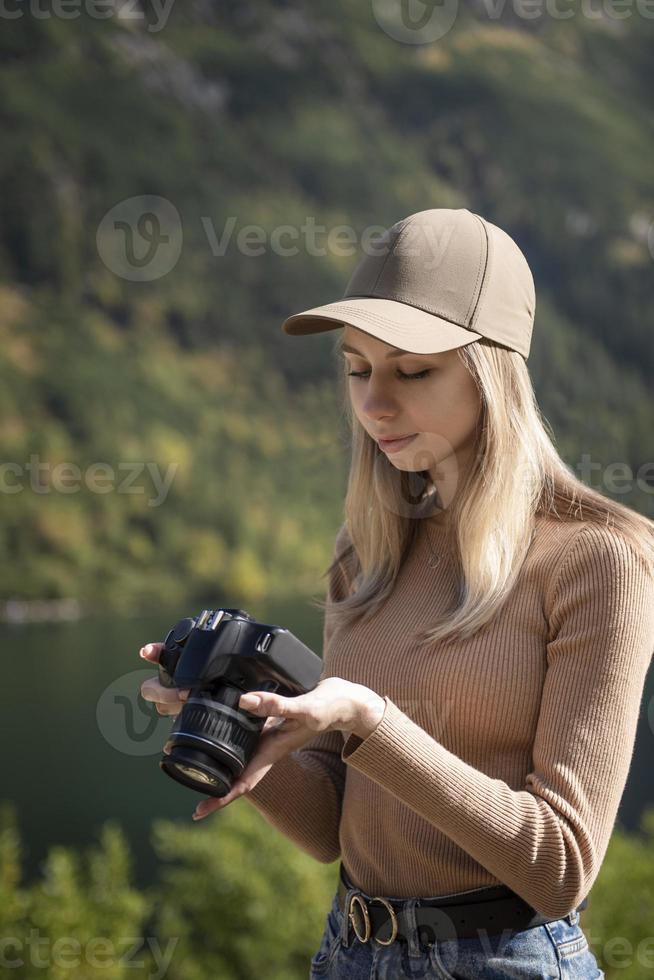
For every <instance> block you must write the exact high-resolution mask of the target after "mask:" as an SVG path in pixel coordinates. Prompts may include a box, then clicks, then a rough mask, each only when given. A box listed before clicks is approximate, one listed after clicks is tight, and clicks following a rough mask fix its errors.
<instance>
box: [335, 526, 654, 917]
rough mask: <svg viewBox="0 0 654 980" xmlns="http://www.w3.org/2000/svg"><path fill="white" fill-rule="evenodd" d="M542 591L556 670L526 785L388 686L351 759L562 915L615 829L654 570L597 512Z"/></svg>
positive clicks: (646, 645)
mask: <svg viewBox="0 0 654 980" xmlns="http://www.w3.org/2000/svg"><path fill="white" fill-rule="evenodd" d="M544 601H545V606H546V609H545V612H546V614H547V619H548V627H549V632H548V642H547V670H546V673H545V680H544V685H543V688H542V695H541V706H540V712H539V715H538V724H537V729H536V733H535V739H534V742H533V748H532V763H533V764H532V769H531V771H530V772H529V773H528V774H527V777H526V781H525V785H524V788H521V789H514V788H511V787H510V786H509V785H508V784H507V783H506V782H505V781H504V780H502V779H494V778H491V777H489V776H488V775H487V774H486V773H484V772H481V771H480V770H478V769H476V768H474V767H473V766H470V765H469V764H467V763H466V762H464V761H463V760H462V759H461V758H459V757H458V756H457V755H455V754H453V753H452V752H450V751H448V750H447V749H446V748H445V747H444V746H443V745H442V744H441V743H440V742H438V741H437V740H436V739H434V738H432V737H431V736H430V735H428V734H427V733H426V732H425V731H424V729H422V728H421V727H419V726H418V725H417V724H416V723H415V722H414V721H413V720H412V719H411V718H410V717H409V716H408V715H407V714H405V713H404V712H403V711H401V710H400V709H399V708H398V707H397V705H396V704H395V703H394V702H393V701H392V700H391V699H390V698H389V697H388V696H387V695H385V694H384V692H383V691H378V692H377V693H378V694H380V695H382V696H384V699H385V701H386V709H385V712H384V715H383V717H382V719H381V721H380V723H379V725H378V726H377V727H376V728H375V730H374V731H373V732H372V733H371V734H370V735H369V736H368V737H367V738H365V739H363V740H362V739H360V738H359V737H357V736H355V735H350V736H349V737H348V738H347V740H346V742H345V744H344V746H343V751H342V758H343V760H344V761H345V763H346V764H347V765H349V766H353V767H354V768H355V769H357V770H359V771H360V772H361V773H363V774H364V775H366V776H368V777H369V778H370V779H372V780H374V781H375V782H376V783H378V784H379V785H380V786H381V787H383V788H384V789H386V790H388V791H390V793H392V794H393V795H394V796H395V797H397V798H398V799H399V800H401V801H402V802H403V803H405V804H406V805H408V806H409V807H410V808H411V809H412V810H414V811H415V812H416V813H418V814H420V815H421V816H422V817H424V818H425V819H426V820H427V821H429V822H430V823H431V824H432V825H434V826H435V827H436V828H438V830H439V831H441V832H442V833H444V834H446V835H447V836H448V837H449V838H450V839H451V840H452V841H454V842H455V843H456V844H457V845H459V846H460V847H461V848H462V849H464V850H465V851H466V852H468V854H470V855H471V856H472V857H473V858H474V859H475V860H476V861H478V862H479V863H480V864H481V865H483V866H484V867H485V868H486V869H488V871H489V872H490V873H491V874H493V875H495V876H496V877H497V878H498V879H499V880H500V881H502V882H504V883H505V884H507V885H508V886H509V887H510V888H512V889H513V890H514V891H515V892H516V893H517V894H519V895H520V896H521V897H522V898H523V899H524V900H525V901H527V902H528V903H529V904H530V905H531V906H532V907H533V908H535V909H536V910H537V911H539V912H541V913H543V914H545V915H548V916H552V917H557V918H558V917H560V916H563V915H566V914H567V913H568V912H569V911H570V910H571V909H572V908H574V907H576V906H577V905H578V904H579V903H580V902H581V901H582V900H583V898H584V897H585V896H586V895H587V893H588V892H589V890H590V888H591V886H592V884H593V882H594V881H595V878H596V876H597V874H598V872H599V869H600V866H601V864H602V861H603V859H604V855H605V852H606V849H607V846H608V842H609V838H610V836H611V833H612V830H613V827H614V823H615V819H616V816H617V811H618V807H619V804H620V800H621V797H622V793H623V790H624V786H625V783H626V779H627V775H628V771H629V767H630V764H631V758H632V754H633V748H634V742H635V735H636V727H637V722H638V715H639V708H640V703H641V699H642V694H643V689H644V684H645V678H646V675H647V670H648V667H649V665H650V662H651V658H652V654H653V652H654V577H653V574H652V571H651V569H650V568H648V567H647V565H646V563H645V562H644V560H643V559H642V558H641V557H640V556H639V555H638V554H637V553H636V552H635V550H634V549H633V547H632V546H631V545H630V544H629V542H627V540H626V538H624V537H623V536H622V535H621V534H620V533H619V532H617V531H612V530H611V529H608V528H606V527H599V526H597V525H591V524H588V523H586V524H584V525H582V528H581V530H580V531H578V532H577V533H576V534H575V535H574V536H572V537H571V540H570V543H569V545H568V547H567V550H566V552H565V554H564V556H563V559H562V561H561V564H560V566H559V569H558V572H557V574H556V576H555V579H554V582H553V584H552V587H551V588H550V589H549V591H548V594H547V596H545V597H544ZM498 710H499V706H498Z"/></svg>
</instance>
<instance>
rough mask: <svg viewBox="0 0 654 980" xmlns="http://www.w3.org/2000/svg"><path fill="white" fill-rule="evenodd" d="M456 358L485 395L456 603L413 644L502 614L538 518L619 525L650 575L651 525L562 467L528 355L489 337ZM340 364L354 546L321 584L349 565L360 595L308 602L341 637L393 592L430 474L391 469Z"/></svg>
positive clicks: (459, 501) (463, 497)
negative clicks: (323, 612)
mask: <svg viewBox="0 0 654 980" xmlns="http://www.w3.org/2000/svg"><path fill="white" fill-rule="evenodd" d="M342 336H343V331H339V335H338V337H337V341H336V344H335V345H334V348H333V353H334V355H337V354H338V355H340V348H341V344H342ZM458 355H459V358H460V359H461V361H462V362H463V364H464V365H465V366H466V368H467V370H468V371H469V372H470V374H471V375H472V377H473V379H474V380H475V383H476V385H477V389H478V391H479V393H480V396H481V398H480V401H481V415H480V420H481V424H480V425H479V426H478V430H477V440H476V446H475V453H474V454H473V462H472V464H471V465H470V466H469V468H468V470H467V472H466V473H465V474H464V475H463V479H462V481H461V483H460V484H458V485H457V492H456V495H455V498H454V500H453V501H452V503H451V505H450V506H449V508H448V515H447V516H448V519H449V520H448V522H447V524H446V528H447V534H448V536H449V541H450V544H451V546H452V553H453V554H454V556H455V562H456V565H457V569H458V572H459V576H458V578H459V588H458V595H457V597H456V600H455V603H454V605H453V607H452V608H451V609H450V610H448V615H447V617H446V618H445V619H444V620H443V621H441V622H439V623H437V624H434V626H433V627H430V628H429V629H428V630H426V631H422V632H420V633H418V634H416V637H415V641H416V642H417V643H419V644H422V643H425V644H429V643H434V642H437V641H442V640H445V639H449V638H452V637H457V638H468V637H470V636H472V635H473V634H474V633H475V632H476V631H477V630H479V629H480V628H481V627H482V626H483V625H484V624H485V623H487V622H488V621H489V620H490V619H491V618H492V617H493V616H494V615H495V614H496V612H497V611H498V609H499V607H500V606H501V604H502V603H503V602H504V600H505V599H506V598H507V597H508V595H509V594H510V592H511V590H512V588H513V585H514V583H515V582H516V579H517V577H518V575H519V573H520V568H521V566H522V563H523V561H524V559H525V557H526V554H527V551H528V550H529V546H530V544H531V541H532V536H533V533H534V525H535V518H536V515H538V514H546V515H549V516H550V517H551V518H553V519H555V520H558V521H566V522H574V521H588V522H592V523H594V524H600V525H603V526H605V527H610V528H614V529H615V530H617V531H619V532H621V533H622V534H623V535H624V536H625V537H626V538H627V540H628V541H629V542H630V543H631V544H632V545H633V546H634V547H635V549H636V551H637V553H638V554H639V555H640V556H642V558H643V559H644V560H645V561H646V562H647V564H648V567H649V568H650V570H651V571H652V572H653V573H654V522H653V521H651V520H649V519H648V518H647V517H644V516H643V515H641V514H639V513H638V512H637V511H634V510H632V509H630V508H629V507H626V506H625V505H623V504H620V503H618V502H616V501H614V500H612V499H611V498H609V497H607V496H605V495H604V494H602V493H600V492H599V491H597V490H594V489H592V488H591V487H589V486H587V485H586V484H585V483H583V482H582V481H581V480H579V479H578V478H577V477H576V476H575V475H574V474H573V472H572V471H571V470H570V469H569V468H568V466H567V465H566V464H565V463H564V461H563V460H562V459H561V457H560V456H559V454H558V451H557V450H556V448H555V446H554V444H553V436H552V437H551V436H550V431H549V424H548V423H547V420H546V419H545V418H544V417H543V416H542V415H541V412H540V409H539V407H538V403H537V401H536V396H535V393H534V389H533V386H532V382H531V377H530V374H529V369H528V367H527V364H526V362H525V360H524V358H523V357H522V355H521V354H519V353H518V352H516V351H513V350H510V349H509V348H506V347H502V346H500V345H497V344H495V343H493V342H492V341H489V340H486V339H485V338H482V339H480V340H478V341H475V342H473V343H470V344H468V345H466V346H465V347H460V348H458ZM341 360H342V362H343V374H342V378H341V384H342V386H343V387H342V391H341V395H342V401H343V406H344V414H345V416H346V417H347V420H348V423H349V429H350V433H351V460H350V471H349V478H348V485H347V493H346V497H345V502H344V514H345V522H344V523H345V528H346V531H347V533H348V536H349V540H350V544H349V545H348V547H347V548H346V549H345V550H344V552H343V553H342V554H336V555H335V556H334V560H333V561H332V562H331V564H330V565H329V567H328V569H327V570H326V572H325V573H324V575H331V574H332V572H333V571H334V569H335V568H336V566H337V565H339V564H340V563H341V562H347V563H348V564H349V562H350V561H351V562H352V564H351V569H352V575H351V580H354V579H355V578H356V589H355V590H354V591H352V588H351V587H350V594H349V595H348V596H347V597H346V598H344V599H342V600H341V601H338V602H329V601H323V600H320V599H318V600H316V599H314V600H312V601H313V603H314V604H315V605H317V606H318V607H319V608H321V609H326V608H327V606H329V614H330V617H331V620H332V624H333V626H334V628H336V627H343V626H348V625H350V624H352V623H353V622H354V621H355V620H358V619H360V618H363V619H367V618H369V617H370V616H372V615H373V614H374V612H375V611H376V610H377V609H378V608H379V606H381V605H382V604H383V603H384V601H385V600H386V599H387V597H388V596H389V595H390V593H391V592H392V590H393V586H394V583H395V580H396V578H397V575H398V573H399V571H400V569H401V567H402V564H403V562H404V559H405V557H406V555H407V554H408V552H409V551H410V549H411V547H412V545H413V544H414V541H415V540H416V537H417V535H418V533H419V520H416V518H415V514H416V513H417V511H416V503H417V501H419V500H422V499H426V498H425V491H426V490H427V489H428V482H429V473H428V472H426V471H423V472H420V473H415V472H413V473H409V472H406V471H401V470H398V469H396V468H395V467H393V466H392V464H391V463H389V462H388V460H387V458H386V456H385V454H383V453H382V452H381V451H380V450H379V448H378V446H377V444H376V442H375V441H374V440H373V439H372V438H371V436H370V435H369V434H368V433H367V432H366V430H365V429H364V428H363V426H362V425H361V423H360V422H359V420H358V419H357V417H356V415H355V414H354V412H353V410H352V405H351V402H350V397H349V390H348V381H347V374H348V370H349V365H348V364H347V362H346V359H345V358H341ZM355 571H356V574H355ZM323 577H324V576H323ZM350 586H351V581H350Z"/></svg>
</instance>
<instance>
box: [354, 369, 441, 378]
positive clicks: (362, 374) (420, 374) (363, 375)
mask: <svg viewBox="0 0 654 980" xmlns="http://www.w3.org/2000/svg"><path fill="white" fill-rule="evenodd" d="M397 373H398V375H399V378H400V380H401V381H419V380H420V379H421V378H426V377H427V375H428V374H431V368H425V370H424V371H418V372H417V374H405V373H404V371H399V370H398V372H397ZM369 374H370V371H348V377H350V378H366V377H368V375H369Z"/></svg>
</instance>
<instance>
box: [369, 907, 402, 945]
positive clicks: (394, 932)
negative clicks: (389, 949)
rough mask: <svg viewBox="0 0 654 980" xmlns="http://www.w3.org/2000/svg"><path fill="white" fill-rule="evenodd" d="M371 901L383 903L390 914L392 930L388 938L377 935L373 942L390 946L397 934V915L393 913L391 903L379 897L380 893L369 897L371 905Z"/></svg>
mask: <svg viewBox="0 0 654 980" xmlns="http://www.w3.org/2000/svg"><path fill="white" fill-rule="evenodd" d="M373 902H381V903H382V905H385V906H386V908H387V909H388V911H389V912H390V914H391V922H392V924H393V930H392V932H391V938H390V939H378V938H377V936H375V942H377V943H379V945H380V946H391V945H392V944H393V943H394V942H395V938H396V936H397V915H396V914H395V909H394V908H393V906H392V905H391V903H390V902H387V901H386V899H385V898H382V897H381V895H375V897H374V898H371V899H370V904H371V905H372V903H373Z"/></svg>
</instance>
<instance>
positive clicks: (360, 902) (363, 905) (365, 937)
mask: <svg viewBox="0 0 654 980" xmlns="http://www.w3.org/2000/svg"><path fill="white" fill-rule="evenodd" d="M355 902H357V903H358V905H359V908H360V909H361V914H362V915H363V921H364V922H365V924H366V931H365V934H364V935H363V936H360V935H359V930H358V929H357V923H356V917H355V915H354V912H353V911H352V906H353V905H354V903H355ZM347 917H348V919H349V920H350V922H351V923H352V928H353V929H354V935H355V936H356V937H357V939H358V940H359V942H360V943H367V942H368V940H369V939H370V934H371V932H372V928H371V925H370V916H369V915H368V907H367V905H366V903H365V902H364V900H363V899H362V898H361V895H352V897H351V898H350V907H349V909H348V912H347Z"/></svg>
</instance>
